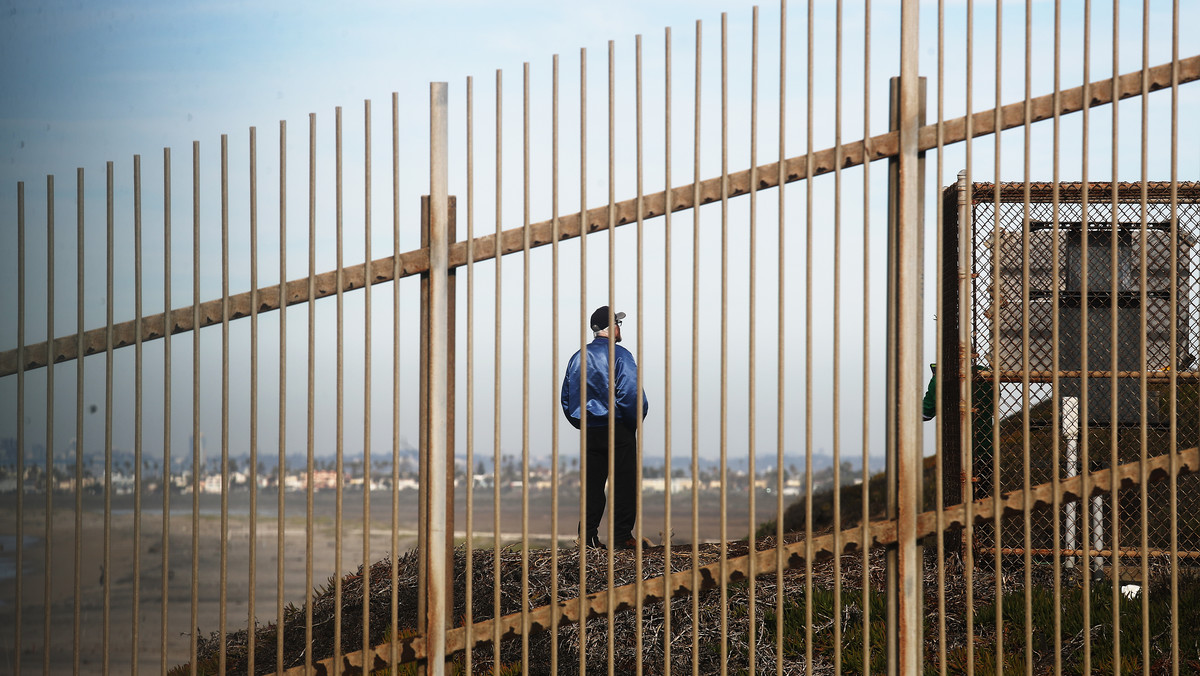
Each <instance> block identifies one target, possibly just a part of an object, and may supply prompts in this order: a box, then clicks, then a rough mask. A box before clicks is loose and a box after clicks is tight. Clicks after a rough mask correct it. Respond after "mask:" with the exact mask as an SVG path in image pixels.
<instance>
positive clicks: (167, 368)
mask: <svg viewBox="0 0 1200 676" xmlns="http://www.w3.org/2000/svg"><path fill="white" fill-rule="evenodd" d="M53 241H54V240H53V233H51V240H50V242H51V243H53ZM50 272H51V273H53V272H54V266H53V265H51V266H50ZM51 280H53V276H51ZM53 288H54V287H53V285H51V287H50V290H51V291H52V290H53ZM50 297H51V298H53V294H51V296H50ZM49 309H50V311H53V309H54V306H53V303H51V304H50V308H49ZM170 312H171V149H170V148H163V315H164V316H170ZM51 325H52V323H51ZM47 335H53V334H52V333H47ZM53 372H54V369H53V367H48V370H47V379H48V380H49V381H50V382H51V383H53V378H52V377H51V376H52V374H53ZM47 389H50V388H47ZM47 397H49V393H47ZM162 398H163V421H162V426H163V435H162V446H163V455H162V472H163V473H162V486H163V490H162V547H161V550H162V560H161V562H160V563H161V567H160V570H159V580H160V584H161V586H160V587H159V598H160V599H161V613H160V616H159V620H160V627H159V634H158V656H159V662H158V670H159V672H160V673H166V671H167V625H168V623H167V604H168V597H169V594H168V591H169V585H168V584H167V583H168V581H169V579H170V575H169V573H170V568H169V564H170V556H169V554H170V550H171V547H170V543H171V332H170V331H166V330H164V331H163V390H162ZM46 405H47V409H49V407H50V400H49V399H47V402H46ZM51 417H52V416H49V415H47V418H51ZM47 424H49V423H47ZM46 449H47V450H46V452H47V453H49V452H50V451H51V450H52V448H51V444H50V443H49V441H47V445H46ZM49 461H50V457H49V456H47V462H49ZM46 500H47V503H46V504H47V515H48V514H49V509H48V508H49V500H50V497H49V492H47V497H46ZM47 527H49V519H47ZM47 543H49V539H48V538H47ZM46 559H47V560H50V551H49V547H47V551H46ZM46 586H47V591H46V597H47V598H46V607H47V608H49V607H50V599H49V596H50V594H49V576H47V583H46ZM46 636H47V637H49V636H50V613H46ZM46 645H47V649H46V650H47V655H49V645H50V641H48V640H47V641H46Z"/></svg>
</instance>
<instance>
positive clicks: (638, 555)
mask: <svg viewBox="0 0 1200 676" xmlns="http://www.w3.org/2000/svg"><path fill="white" fill-rule="evenodd" d="M634 50H635V54H634V64H635V66H634V73H635V78H636V81H635V85H634V96H635V98H636V102H635V104H634V105H635V110H636V117H635V125H636V131H635V133H636V136H637V140H636V144H637V145H636V152H637V159H636V162H637V168H636V176H637V200H638V209H637V313H636V315H635V318H636V321H637V352H638V355H645V354H646V351H645V347H646V340H645V338H646V336H645V331H644V327H645V313H644V312H643V309H644V307H645V305H644V299H645V295H644V294H643V263H644V257H643V251H644V246H643V245H644V235H645V232H644V228H643V226H644V223H643V221H644V220H645V219H644V214H643V212H642V208H643V206H644V205H643V202H642V198H643V196H644V194H645V188H644V185H643V183H642V178H643V173H642V170H643V161H644V157H643V152H642V151H643V144H642V36H641V34H640V33H639V34H638V35H637V36H636V37H635V38H634ZM556 307H557V304H556ZM557 325H558V322H555V326H557ZM642 372H643V369H638V377H637V380H636V381H635V384H634V385H635V387H634V390H635V391H636V392H637V393H638V395H637V396H636V397H635V400H636V402H637V403H636V404H635V405H634V409H635V410H634V413H635V419H636V420H638V421H639V423H638V427H637V432H636V437H635V441H634V443H635V444H636V456H635V457H636V458H637V484H636V485H637V486H639V487H640V486H641V485H642V457H643V456H642V454H643V451H644V446H643V445H642V444H643V440H642V432H643V429H644V427H645V426H644V425H642V424H641V422H640V421H641V420H643V417H642V416H644V415H645V414H646V410H645V402H644V401H643V400H642V397H641V392H643V391H644V390H645V386H644V384H643V380H642ZM554 420H555V422H556V423H557V421H558V416H554ZM551 466H552V467H554V468H555V473H556V474H557V468H558V463H557V461H556V462H553V463H551ZM667 493H668V495H669V494H670V492H669V491H668V492H667ZM634 508H635V509H636V510H637V512H636V513H637V514H638V515H639V518H638V519H637V521H636V522H635V525H634V531H633V538H634V545H633V548H634V555H635V559H634V580H635V582H634V585H635V587H636V593H637V597H638V600H637V603H635V604H634V613H635V615H636V617H635V618H634V629H633V635H634V642H635V643H636V644H637V646H638V650H637V651H636V656H635V658H634V673H635V674H636V676H642V673H643V669H644V668H645V664H644V661H645V657H644V655H643V654H642V650H641V648H642V646H643V645H644V644H645V627H644V626H643V612H644V610H645V608H644V606H645V604H644V602H643V599H642V593H643V589H642V586H643V585H642V576H643V575H644V571H643V564H644V562H643V561H642V546H643V543H644V540H643V539H642V525H643V522H644V521H645V511H644V510H643V509H642V492H641V490H638V491H637V495H636V496H635V498H634ZM555 550H557V545H556V546H555ZM664 551H665V550H664ZM555 570H557V568H555ZM556 598H557V597H556Z"/></svg>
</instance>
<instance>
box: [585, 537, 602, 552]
mask: <svg viewBox="0 0 1200 676" xmlns="http://www.w3.org/2000/svg"><path fill="white" fill-rule="evenodd" d="M586 544H587V548H588V549H604V543H603V542H601V541H600V536H598V535H589V536H588V538H587V543H586Z"/></svg>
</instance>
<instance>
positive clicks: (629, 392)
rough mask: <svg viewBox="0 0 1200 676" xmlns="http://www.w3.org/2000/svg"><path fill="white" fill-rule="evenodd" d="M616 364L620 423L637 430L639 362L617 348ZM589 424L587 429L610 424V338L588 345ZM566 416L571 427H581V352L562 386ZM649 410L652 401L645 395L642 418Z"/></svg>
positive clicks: (597, 339) (617, 404)
mask: <svg viewBox="0 0 1200 676" xmlns="http://www.w3.org/2000/svg"><path fill="white" fill-rule="evenodd" d="M614 352H615V354H616V360H617V361H616V364H615V365H614V368H613V378H614V380H616V386H617V387H616V392H615V398H616V408H617V411H616V413H617V421H618V422H620V423H622V424H624V425H625V426H626V427H628V428H630V429H637V426H638V418H637V385H638V370H637V363H636V362H634V360H633V355H632V354H630V353H629V350H626V349H625V348H623V347H621V346H620V345H616V346H614ZM587 353H588V356H587V392H588V395H587V424H588V427H604V426H606V425H608V338H604V337H600V338H596V339H595V340H593V341H592V342H590V343H588V346H587ZM562 409H563V414H564V415H566V416H567V420H569V421H570V422H571V424H572V425H574V426H575V427H576V429H578V428H579V418H580V415H581V414H580V411H579V353H578V352H576V353H575V355H574V356H572V357H571V361H569V362H567V374H566V376H565V377H564V378H563V384H562ZM649 410H650V402H649V401H648V400H647V399H646V393H645V391H643V392H642V417H643V418H644V417H646V413H647V412H648V411H649Z"/></svg>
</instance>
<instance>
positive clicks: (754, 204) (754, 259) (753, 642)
mask: <svg viewBox="0 0 1200 676" xmlns="http://www.w3.org/2000/svg"><path fill="white" fill-rule="evenodd" d="M751 21H752V23H751V30H750V167H751V169H750V211H749V223H748V226H749V243H750V257H749V261H748V262H749V264H750V280H749V287H750V288H749V297H748V301H749V342H750V345H749V347H748V349H747V355H746V357H747V365H748V368H749V373H750V377H749V379H748V380H749V384H748V390H749V392H748V394H747V402H746V404H747V408H748V409H749V411H750V419H751V420H754V419H756V418H757V416H758V397H757V394H756V388H757V382H758V377H757V373H756V372H757V369H758V349H757V343H758V185H757V183H758V170H757V167H758V5H755V6H754V10H753V15H752V20H751ZM638 305H639V306H641V303H638ZM638 352H639V353H640V352H641V347H640V346H639V348H638ZM748 428H749V429H747V431H746V435H747V439H746V455H747V464H748V465H749V466H750V469H749V481H748V485H749V486H750V490H749V496H748V505H747V507H748V509H749V511H750V522H749V523H748V524H747V532H748V536H747V539H748V540H749V546H748V549H749V550H750V551H752V552H754V551H758V545H757V542H756V540H757V537H756V536H757V534H758V510H757V500H756V499H755V498H756V497H757V495H758V489H757V485H758V484H757V483H756V480H757V478H758V473H757V465H756V461H757V455H758V454H757V446H758V434H757V433H756V429H757V426H756V425H749V426H748ZM756 563H757V559H755V558H751V559H750V565H749V566H748V570H747V571H746V577H747V579H746V590H747V591H746V597H747V598H746V614H747V616H748V617H749V625H750V626H751V627H757V626H758V612H757V611H758V608H757V603H758V589H757V584H758V567H757V565H755V564H756ZM638 577H639V578H640V577H641V576H640V575H639V576H638ZM639 591H640V590H639ZM746 643H747V645H746V651H747V653H749V661H750V668H751V670H755V669H757V668H758V631H757V630H752V631H750V632H748V635H747V637H746Z"/></svg>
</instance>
